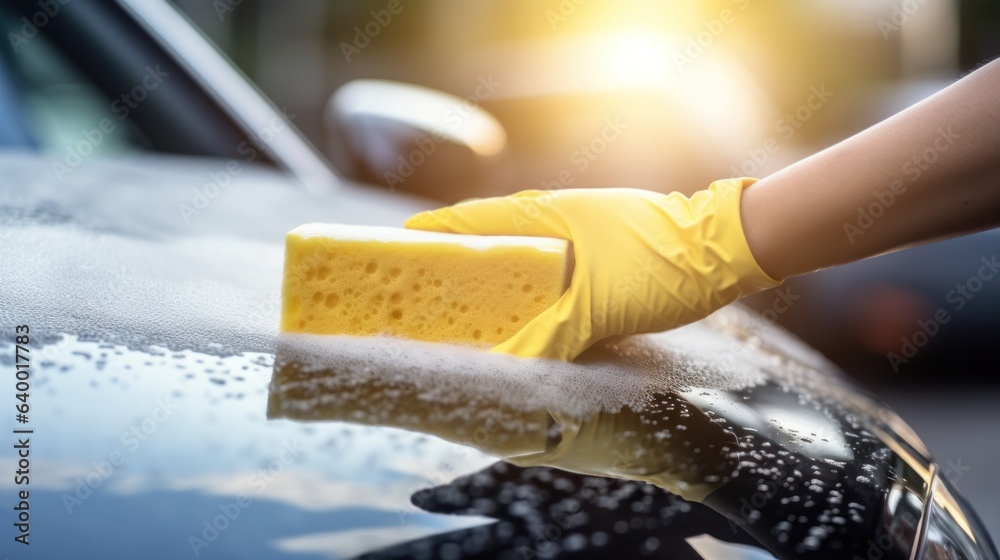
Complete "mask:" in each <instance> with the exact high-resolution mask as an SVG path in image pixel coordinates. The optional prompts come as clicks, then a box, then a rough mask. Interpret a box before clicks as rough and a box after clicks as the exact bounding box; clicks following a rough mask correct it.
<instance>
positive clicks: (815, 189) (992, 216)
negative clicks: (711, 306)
mask: <svg viewBox="0 0 1000 560" xmlns="http://www.w3.org/2000/svg"><path fill="white" fill-rule="evenodd" d="M879 206H881V207H882V208H883V209H884V212H881V213H880V212H879ZM876 214H878V216H876ZM740 215H741V219H742V222H743V228H744V233H745V235H746V238H747V242H748V244H749V246H750V250H751V252H752V253H753V255H754V257H755V258H756V260H757V262H758V264H759V265H760V266H761V268H762V269H763V270H764V271H765V272H767V273H768V274H770V275H771V276H772V277H775V278H786V277H789V276H795V275H798V274H803V273H806V272H812V271H814V270H819V269H822V268H827V267H831V266H834V265H838V264H843V263H847V262H851V261H855V260H859V259H863V258H867V257H871V256H874V255H879V254H882V253H887V252H891V251H895V250H898V249H901V248H904V247H907V246H910V245H914V244H919V243H924V242H928V241H933V240H939V239H945V238H948V237H954V236H958V235H962V234H966V233H973V232H977V231H982V230H985V229H989V228H992V227H996V226H1000V60H998V61H994V62H992V63H990V64H987V65H985V66H983V67H982V68H980V69H978V70H977V71H975V72H973V73H971V74H969V75H968V76H966V77H965V78H963V79H961V80H959V81H958V82H956V83H954V84H952V85H951V86H949V87H948V88H946V89H944V90H942V91H940V92H938V93H937V94H935V95H933V96H931V97H929V98H927V99H925V100H924V101H922V102H920V103H918V104H916V105H914V106H912V107H910V108H908V109H906V110H905V111H902V112H901V113H898V114H896V115H894V116H892V117H890V118H889V119H886V120H885V121H882V122H881V123H879V124H876V125H875V126H872V127H871V128H869V129H867V130H865V131H863V132H861V133H859V134H856V135H854V136H852V137H850V138H848V139H847V140H844V141H842V142H840V143H839V144H836V145H834V146H832V147H830V148H827V149H826V150H823V151H822V152H819V153H817V154H815V155H813V156H811V157H808V158H806V159H804V160H802V161H800V162H798V163H796V164H794V165H791V166H789V167H787V168H785V169H783V170H781V171H779V172H777V173H775V174H773V175H770V176H768V177H766V178H764V179H762V180H760V181H759V182H758V183H756V184H755V185H753V186H752V187H751V188H748V189H746V191H745V192H744V193H743V198H742V200H741V203H740ZM865 215H867V216H868V217H867V218H865Z"/></svg>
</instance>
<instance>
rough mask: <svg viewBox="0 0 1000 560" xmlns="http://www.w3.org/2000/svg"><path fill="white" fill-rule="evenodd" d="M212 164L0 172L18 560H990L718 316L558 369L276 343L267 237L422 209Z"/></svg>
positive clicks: (878, 443)
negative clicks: (21, 473) (19, 471)
mask: <svg viewBox="0 0 1000 560" xmlns="http://www.w3.org/2000/svg"><path fill="white" fill-rule="evenodd" d="M230 164H231V162H225V161H215V160H194V159H188V158H166V157H148V158H136V159H134V160H129V161H116V162H98V161H95V162H88V164H87V165H86V166H81V167H80V168H77V169H75V170H74V171H73V172H72V173H70V174H68V175H64V176H62V178H61V179H57V178H56V176H55V174H54V173H53V172H52V169H51V164H50V162H48V161H46V160H45V159H43V158H40V157H37V156H29V155H16V154H14V155H12V154H6V155H4V156H2V157H0V169H3V177H4V181H5V184H4V185H3V186H2V187H0V262H2V263H4V266H3V269H2V271H0V278H2V285H3V286H4V291H3V294H2V295H0V325H2V328H3V329H4V331H3V339H2V342H0V363H2V364H3V367H5V368H8V369H11V370H13V369H14V368H15V367H16V366H17V364H18V363H20V362H21V361H22V358H21V357H19V353H20V354H21V355H22V356H23V355H24V354H25V353H30V360H29V361H26V362H25V363H29V364H30V371H31V378H30V383H31V391H30V397H28V398H29V399H30V411H29V413H28V414H27V416H28V418H27V422H25V423H24V424H15V423H14V422H15V420H14V417H13V415H7V416H6V417H5V419H4V423H5V424H4V425H5V426H6V427H8V428H10V429H12V430H13V429H25V428H28V429H31V430H33V431H32V432H31V435H30V438H31V440H32V441H33V442H37V443H34V445H35V447H33V448H32V459H31V469H32V473H33V475H34V476H33V477H32V480H31V486H30V489H31V494H32V496H33V498H32V500H33V501H32V508H33V510H32V511H33V515H34V518H35V519H37V520H38V521H37V525H38V526H42V525H44V526H45V527H46V528H45V529H44V531H46V532H48V533H47V534H46V533H45V532H43V530H38V531H36V532H35V533H33V537H34V538H36V539H37V540H36V541H35V543H34V545H35V546H32V547H31V548H30V553H29V555H28V556H27V557H37V558H49V557H61V556H66V555H69V554H70V553H73V552H79V551H81V550H82V551H87V552H88V553H92V554H93V557H124V556H128V555H134V554H135V553H136V551H143V555H144V556H145V557H151V558H153V557H156V558H159V557H162V558H174V557H179V556H182V555H187V554H194V555H196V556H202V555H204V556H207V557H244V558H249V557H267V558H286V557H287V558H326V557H350V556H354V555H358V554H362V553H372V554H374V555H376V556H386V557H393V556H395V557H412V556H420V555H424V556H425V557H455V558H458V557H483V558H486V557H497V556H503V555H504V554H506V553H510V554H525V551H527V552H528V553H530V554H531V555H533V556H538V557H546V558H549V557H587V554H596V555H597V556H601V555H606V554H611V555H620V556H633V555H636V554H639V553H641V554H644V555H650V556H654V557H656V556H661V555H665V556H666V557H674V555H678V554H680V553H681V552H683V553H684V554H688V555H689V556H678V557H706V558H713V557H723V556H725V557H733V556H732V555H734V554H742V555H744V556H736V557H747V558H760V557H771V555H774V556H777V557H781V558H796V557H817V558H819V557H830V558H841V557H844V556H845V555H847V556H851V555H860V556H864V555H866V554H868V555H870V554H872V553H873V552H874V553H878V555H879V558H887V559H888V558H910V557H911V553H913V554H923V552H922V550H923V548H922V547H925V546H927V545H925V544H924V543H925V542H931V543H932V544H935V543H937V544H938V545H939V544H940V542H945V543H946V544H948V543H950V546H952V548H954V549H955V550H960V549H962V548H963V547H965V548H968V547H970V546H971V547H972V548H976V549H981V550H986V551H989V550H991V547H992V545H991V544H990V543H989V541H988V538H987V537H986V536H985V534H984V533H982V531H981V530H980V529H979V525H978V522H977V521H976V519H975V517H974V516H973V515H972V514H971V513H970V512H968V511H967V508H966V507H965V505H964V504H963V502H962V500H961V498H960V497H958V496H957V494H956V493H955V492H954V489H952V488H950V487H947V485H946V484H945V483H943V482H942V481H941V480H940V479H939V478H938V477H937V476H936V467H935V466H934V464H933V461H932V460H931V458H930V456H929V454H928V453H927V451H926V449H925V448H924V446H923V445H922V443H921V442H920V441H919V439H918V438H917V437H916V436H915V435H914V434H913V433H912V431H910V430H909V428H908V427H907V426H906V424H905V423H903V422H902V421H901V420H900V419H899V418H898V417H897V416H896V415H895V414H893V413H892V412H891V411H890V410H889V409H887V408H886V407H884V406H881V405H880V404H878V403H877V401H875V400H874V399H872V398H871V397H869V396H868V395H866V394H864V393H863V392H862V391H859V390H858V389H857V388H855V387H853V386H852V385H851V384H850V383H849V382H847V381H846V380H845V379H844V378H843V377H842V376H841V375H840V374H839V373H838V372H837V371H836V369H835V368H834V367H833V366H832V365H831V364H830V363H828V362H827V361H826V360H825V359H824V358H822V357H821V356H819V355H818V354H816V353H815V352H813V351H812V350H810V349H809V348H807V347H805V345H803V344H802V343H801V342H799V341H798V340H796V339H794V338H793V337H791V336H790V335H788V334H787V333H785V332H784V331H782V330H780V329H778V328H776V327H775V326H773V325H771V324H769V323H768V322H766V321H764V320H763V319H761V318H760V317H759V316H757V315H754V314H751V313H749V312H747V311H745V310H743V309H742V308H739V307H737V306H733V307H730V308H727V309H725V310H723V311H721V312H719V313H717V314H715V315H713V316H711V317H709V318H708V319H706V320H704V321H702V322H699V323H696V324H694V325H690V326H687V327H683V328H681V329H676V330H674V331H670V332H667V333H659V334H652V335H643V336H636V337H628V338H623V339H619V340H612V341H607V342H605V343H603V344H601V345H598V346H597V347H595V348H594V349H592V350H591V351H589V352H588V353H587V354H586V355H585V356H583V357H582V359H581V360H579V361H578V363H575V364H562V363H554V362H548V361H540V360H520V359H517V358H512V357H506V356H497V355H493V354H489V353H487V352H483V351H482V350H476V349H468V348H458V347H449V346H445V345H433V344H424V343H416V342H412V341H400V340H393V339H383V338H376V339H372V340H358V339H352V338H350V337H279V336H278V334H277V332H276V328H277V324H278V308H279V304H280V301H279V288H280V278H281V266H282V262H283V258H282V241H283V236H284V233H285V232H286V231H288V230H290V229H292V228H294V227H295V226H297V225H300V224H302V223H306V222H314V221H330V222H340V223H356V224H378V225H399V224H400V223H401V222H402V220H403V219H404V218H405V217H406V216H408V215H409V214H411V213H413V212H415V211H418V210H423V209H426V208H427V207H428V206H429V204H428V203H426V202H424V201H421V200H417V199H412V198H406V197H403V196H400V195H396V194H394V193H388V192H384V191H378V190H374V189H368V188H365V187H361V186H354V185H346V184H345V185H339V186H336V187H335V186H333V185H331V192H330V194H329V195H310V194H307V193H304V192H302V191H300V190H298V189H296V188H295V185H294V184H293V183H291V182H289V180H288V179H287V178H285V177H284V176H282V175H280V174H278V173H275V172H272V171H268V170H266V169H261V168H256V167H250V166H246V165H245V164H242V165H239V164H238V165H236V166H235V167H233V166H232V165H230ZM22 325H23V326H25V327H27V328H28V329H29V330H30V336H29V339H24V340H25V341H27V343H26V344H24V345H22V346H23V348H24V350H23V351H21V350H19V349H18V348H17V346H16V345H15V344H14V343H13V342H14V341H16V340H18V339H15V336H17V334H18V333H20V332H21V331H17V332H15V329H16V327H18V326H22ZM497 411H502V416H501V417H499V420H498V417H496V416H495V415H494V416H492V417H491V416H490V415H491V414H494V413H497ZM484 412H485V413H487V414H485V415H484ZM479 428H484V429H487V430H488V437H485V438H482V437H480V436H479V435H477V434H480V432H479V431H478V429H479ZM498 458H500V459H505V460H506V462H498V461H497V459H498ZM2 461H3V462H4V463H5V465H4V468H5V469H7V471H6V472H13V471H15V470H16V468H17V464H16V462H15V460H14V459H8V458H4V459H2ZM553 466H556V467H559V468H558V469H553V468H552V467H553ZM650 483H652V484H650ZM0 488H2V490H3V492H4V496H5V497H9V500H10V501H13V500H14V497H13V496H14V492H15V491H17V490H19V489H23V487H20V486H19V485H17V484H14V483H13V480H11V479H10V478H9V477H5V478H4V482H2V483H0ZM585 490H586V492H585ZM8 503H9V502H8ZM567 508H568V509H567ZM136 512H139V513H136ZM446 514H447V515H446ZM566 515H570V517H566ZM935 516H937V517H935ZM938 517H940V518H942V519H946V520H947V522H945V521H942V520H941V519H938ZM567 519H572V520H571V521H570V520H567ZM942 527H944V529H942ZM933 531H937V533H934V534H931V533H932V532H933ZM56 535H58V538H56ZM601 535H602V536H601ZM699 538H701V539H702V541H698V540H697V539H699ZM581 539H582V540H581ZM705 539H707V540H705ZM935 539H936V540H935ZM914 543H916V544H914ZM955 543H958V544H955ZM970 543H971V544H970ZM941 546H944V545H941ZM720 547H721V548H720ZM726 547H729V548H726ZM873 547H874V548H873ZM595 550H596V552H594V551H595ZM720 550H721V551H722V552H719V551H720ZM934 550H937V549H934ZM695 551H697V554H700V555H701V556H690V554H694V553H695ZM713 551H715V552H713ZM753 551H758V552H753ZM989 554H990V553H983V556H980V557H983V558H990V557H992V556H990V555H989ZM720 555H722V556H720ZM727 555H728V556H727ZM928 557H932V556H928ZM933 557H945V558H950V557H963V556H960V555H959V556H933ZM970 557H976V556H970Z"/></svg>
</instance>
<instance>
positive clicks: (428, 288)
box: [281, 224, 570, 345]
mask: <svg viewBox="0 0 1000 560" xmlns="http://www.w3.org/2000/svg"><path fill="white" fill-rule="evenodd" d="M567 257H568V244H567V243H566V242H565V241H562V240H558V239H547V238H532V237H499V236H498V237H493V236H490V237H479V236H469V235H457V234H446V233H434V232H418V231H412V230H404V229H399V228H379V227H366V226H343V225H336V224H307V225H305V226H301V227H299V228H296V229H295V230H292V231H291V232H289V233H288V236H287V237H286V244H285V275H284V284H283V287H282V313H281V330H282V331H283V332H296V333H311V334H350V335H362V336H364V335H376V334H387V335H392V336H399V337H404V338H410V339H416V340H427V341H435V342H453V343H469V344H484V345H485V344H490V345H493V344H498V343H500V342H503V341H504V340H506V339H507V338H509V337H510V336H511V335H513V334H514V333H515V332H517V331H518V330H519V329H520V328H521V327H522V326H524V325H525V323H527V322H528V321H529V320H531V319H532V318H533V317H535V316H536V315H538V314H539V313H541V312H542V311H544V310H545V309H546V308H548V307H549V306H551V305H552V304H553V303H555V301H556V300H557V299H559V296H561V295H562V293H563V291H564V290H565V288H566V285H567V283H568V281H569V273H570V270H569V263H568V259H567Z"/></svg>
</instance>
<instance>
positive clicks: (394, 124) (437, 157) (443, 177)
mask: <svg viewBox="0 0 1000 560" xmlns="http://www.w3.org/2000/svg"><path fill="white" fill-rule="evenodd" d="M324 118H325V123H324V124H325V128H326V132H327V134H328V137H329V150H328V154H327V155H328V156H329V157H330V159H331V161H332V162H333V163H334V165H335V166H336V167H337V168H338V169H339V170H340V171H341V172H342V173H344V174H345V175H347V176H348V177H349V178H351V179H354V180H358V181H363V182H370V183H375V184H381V185H385V186H387V187H389V188H390V189H393V190H404V191H407V192H412V193H416V194H420V195H423V196H427V197H430V198H435V199H437V200H440V201H443V202H448V203H451V202H455V201H458V200H462V199H465V198H469V197H474V196H482V195H483V194H484V193H490V192H491V191H492V192H496V190H497V189H498V188H501V187H502V186H503V185H502V183H503V182H504V179H503V177H504V165H503V161H504V159H505V157H504V155H505V152H506V148H507V134H506V132H505V131H504V128H503V125H501V124H500V122H499V121H498V120H497V119H496V118H494V117H493V116H492V115H490V114H489V113H487V112H486V111H485V110H483V109H482V108H480V107H479V106H478V101H477V100H476V99H475V98H469V99H462V98H459V97H456V96H453V95H449V94H447V93H444V92H440V91H435V90H432V89H428V88H424V87H420V86H415V85H410V84H404V83H401V82H393V81H388V80H355V81H351V82H348V83H346V84H344V85H343V86H341V87H340V88H339V89H338V90H337V91H335V92H334V93H333V95H332V96H331V97H330V100H329V102H328V104H327V107H326V113H325V117H324Z"/></svg>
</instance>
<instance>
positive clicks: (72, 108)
mask: <svg viewBox="0 0 1000 560" xmlns="http://www.w3.org/2000/svg"><path fill="white" fill-rule="evenodd" d="M0 25H2V29H3V32H4V36H5V37H6V38H7V40H6V41H4V45H3V47H2V48H0V139H4V138H6V139H7V141H6V142H4V141H2V140H0V148H5V149H10V148H12V147H21V148H33V149H38V150H41V151H43V152H45V153H50V154H52V155H53V156H54V159H53V163H54V164H55V163H57V162H58V163H62V164H63V165H65V166H66V167H67V168H68V169H72V168H73V167H74V166H75V165H78V162H80V161H82V159H84V158H87V157H89V156H91V155H99V156H100V155H112V154H120V153H123V152H129V151H134V150H137V149H144V148H147V147H148V142H146V141H145V139H144V138H143V136H142V134H141V132H140V131H139V130H138V129H137V127H136V126H135V125H134V124H133V123H132V122H131V121H129V120H127V119H124V118H121V117H122V115H123V114H124V111H125V110H126V109H127V104H126V103H127V102H128V101H130V100H129V99H124V98H122V99H114V100H112V99H108V97H107V96H106V95H105V94H104V93H103V92H102V91H101V90H100V89H99V88H98V87H97V86H96V85H95V84H94V83H93V82H92V81H91V80H90V79H89V78H88V77H87V76H86V75H85V74H84V73H82V72H80V71H79V70H78V69H77V68H76V67H75V66H74V65H73V63H72V62H71V61H70V60H68V59H67V58H66V57H65V55H64V54H63V53H62V52H60V51H59V50H58V49H56V48H55V46H54V45H53V44H52V43H51V42H50V40H49V39H48V38H47V37H46V36H45V33H44V32H43V30H44V26H43V27H42V28H41V29H39V28H38V27H36V26H34V25H33V24H30V22H26V21H25V20H24V19H21V18H18V17H17V16H15V15H14V14H13V13H12V12H10V11H7V10H5V9H0ZM56 167H58V165H56Z"/></svg>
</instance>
